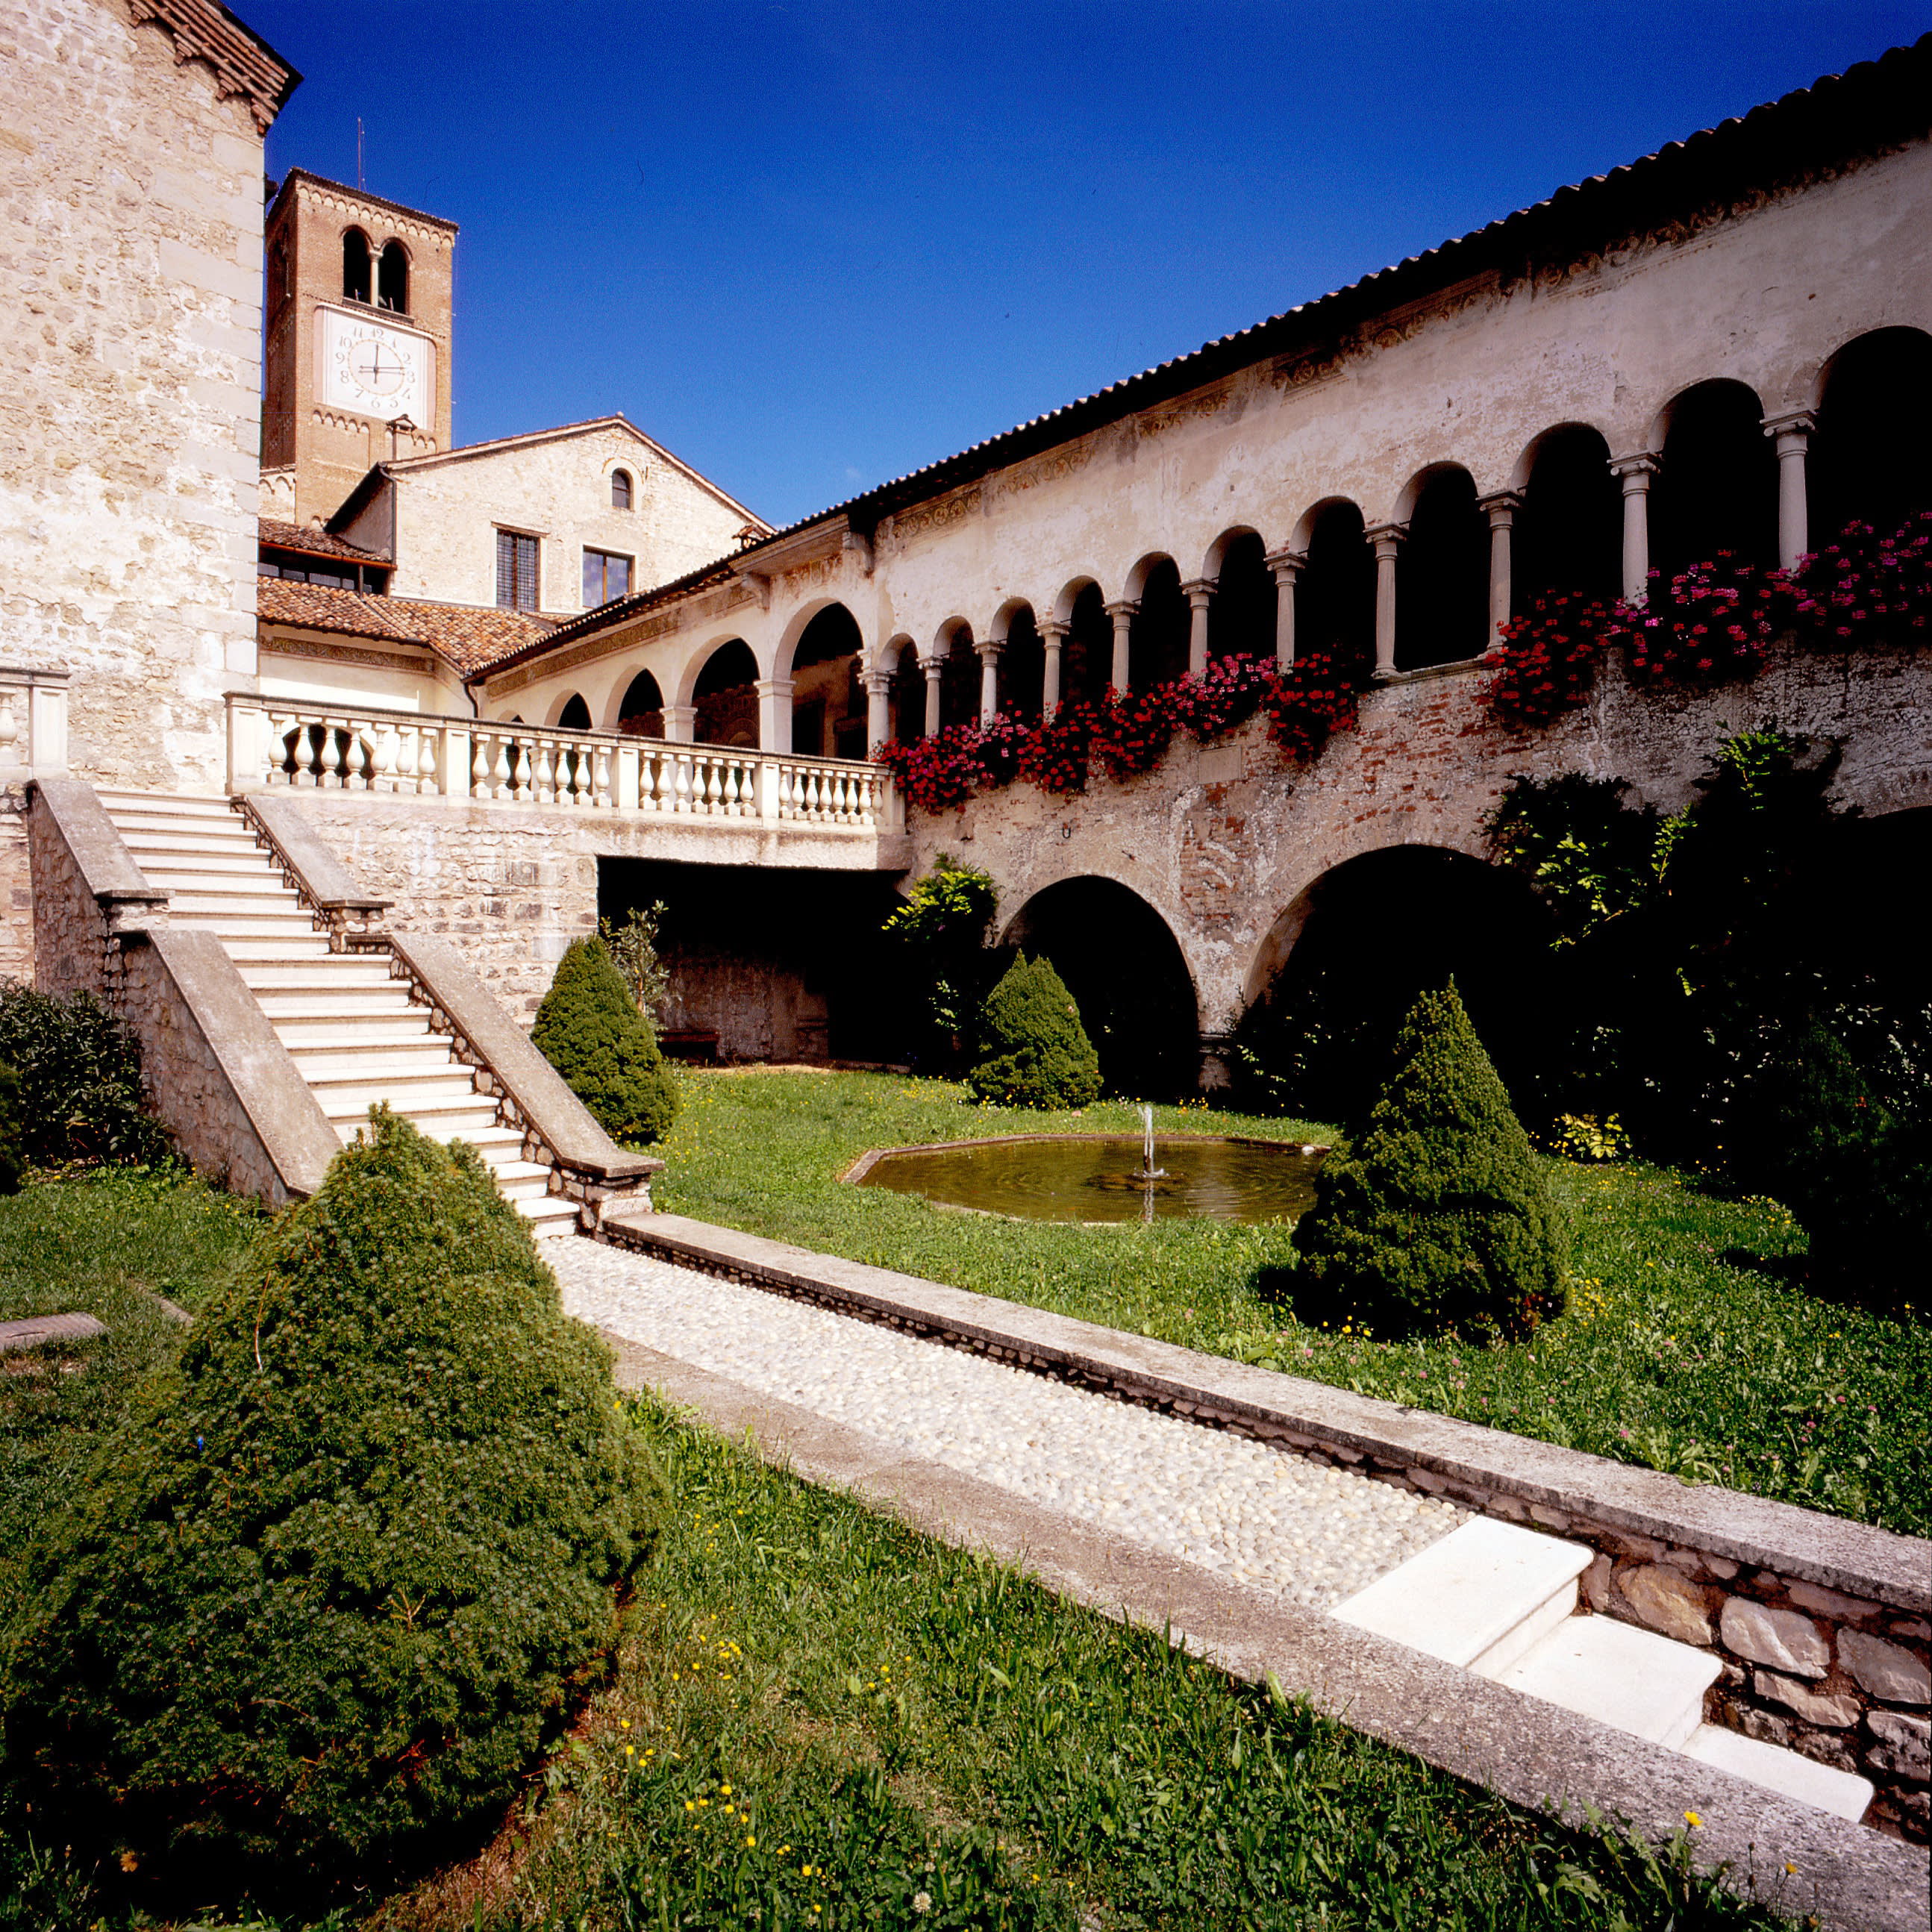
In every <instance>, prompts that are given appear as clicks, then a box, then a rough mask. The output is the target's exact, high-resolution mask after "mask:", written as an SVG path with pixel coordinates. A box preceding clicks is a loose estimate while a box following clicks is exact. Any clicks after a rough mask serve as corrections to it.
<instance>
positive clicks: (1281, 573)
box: [1262, 550, 1308, 583]
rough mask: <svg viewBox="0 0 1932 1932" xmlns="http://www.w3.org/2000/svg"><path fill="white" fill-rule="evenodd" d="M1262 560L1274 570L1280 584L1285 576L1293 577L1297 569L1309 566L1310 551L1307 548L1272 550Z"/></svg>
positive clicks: (1304, 568)
mask: <svg viewBox="0 0 1932 1932" xmlns="http://www.w3.org/2000/svg"><path fill="white" fill-rule="evenodd" d="M1262 562H1264V563H1265V564H1266V565H1268V568H1269V569H1270V570H1271V571H1274V578H1275V581H1276V582H1277V583H1280V581H1281V580H1282V579H1283V577H1292V576H1294V574H1295V572H1296V571H1301V570H1306V569H1307V568H1308V553H1307V551H1306V550H1270V551H1269V552H1268V555H1267V556H1265V557H1263V558H1262Z"/></svg>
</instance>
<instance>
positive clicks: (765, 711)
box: [757, 677, 792, 751]
mask: <svg viewBox="0 0 1932 1932" xmlns="http://www.w3.org/2000/svg"><path fill="white" fill-rule="evenodd" d="M757 691H758V748H759V750H760V751H790V749H791V694H792V681H791V679H790V678H788V677H761V678H760V679H759V680H758V684H757Z"/></svg>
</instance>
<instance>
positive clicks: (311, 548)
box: [255, 517, 389, 568]
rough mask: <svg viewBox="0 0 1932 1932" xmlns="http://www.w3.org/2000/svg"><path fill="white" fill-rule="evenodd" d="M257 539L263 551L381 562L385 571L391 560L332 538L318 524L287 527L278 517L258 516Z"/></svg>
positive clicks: (345, 541) (350, 560)
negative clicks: (292, 551)
mask: <svg viewBox="0 0 1932 1932" xmlns="http://www.w3.org/2000/svg"><path fill="white" fill-rule="evenodd" d="M255 521H256V524H257V539H258V541H260V544H261V547H263V549H264V550H299V552H301V553H302V555H303V556H339V557H342V558H344V559H347V561H348V562H351V563H379V564H381V565H383V566H384V567H385V568H387V567H388V565H389V559H388V558H387V557H386V556H378V555H377V553H376V552H375V551H374V550H365V549H363V548H362V546H361V545H360V544H353V543H350V542H349V541H347V540H346V539H345V538H341V537H338V536H335V535H331V534H330V532H329V531H327V530H326V529H323V528H322V527H321V526H320V525H319V524H316V523H284V522H283V521H282V520H281V519H280V518H279V517H257V518H256V519H255Z"/></svg>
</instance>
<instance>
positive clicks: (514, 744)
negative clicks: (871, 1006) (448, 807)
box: [228, 694, 904, 834]
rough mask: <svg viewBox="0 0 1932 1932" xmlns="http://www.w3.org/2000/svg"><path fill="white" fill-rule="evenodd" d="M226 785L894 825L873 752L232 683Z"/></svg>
mask: <svg viewBox="0 0 1932 1932" xmlns="http://www.w3.org/2000/svg"><path fill="white" fill-rule="evenodd" d="M228 745H229V773H228V782H229V790H231V791H234V792H254V791H263V790H275V789H277V788H278V787H286V788H287V789H290V790H296V791H303V790H308V791H329V792H380V793H387V794H389V795H392V796H416V797H425V798H440V799H455V800H458V801H460V802H464V803H466V804H490V805H506V806H510V807H513V808H514V807H518V806H522V807H529V808H535V807H538V806H541V807H545V808H556V807H559V806H562V807H565V808H576V809H580V810H585V811H606V812H616V813H620V814H627V815H628V814H635V815H637V816H639V817H685V818H705V819H720V818H724V819H741V820H751V821H754V822H755V823H758V824H760V825H763V826H776V825H779V824H784V823H790V824H800V825H811V826H816V827H819V828H822V829H833V830H836V829H840V828H847V829H851V830H853V831H855V832H869V833H873V834H877V833H880V832H897V831H898V830H899V829H901V826H902V823H903V817H904V814H903V808H902V807H901V804H900V802H899V800H898V797H897V795H896V793H895V791H894V790H893V787H892V781H891V778H890V777H889V775H888V774H886V772H883V771H882V770H880V769H879V767H878V766H875V765H872V764H868V763H860V762H858V761H856V760H850V759H844V758H813V757H796V756H793V754H790V753H782V752H769V751H754V750H751V749H748V748H737V747H735V746H730V745H686V744H677V743H673V742H668V741H667V740H665V739H658V738H639V737H633V736H628V735H627V734H622V733H616V732H610V731H589V730H572V729H569V728H567V727H539V726H535V725H529V724H504V723H501V722H498V721H491V720H487V719H483V718H447V717H438V716H434V715H430V714H427V713H424V712H413V711H383V710H377V709H373V708H371V707H368V706H332V705H325V704H315V703H308V702H300V701H296V700H284V699H278V698H261V697H248V696H243V695H239V694H238V695H236V696H233V697H230V698H229V700H228Z"/></svg>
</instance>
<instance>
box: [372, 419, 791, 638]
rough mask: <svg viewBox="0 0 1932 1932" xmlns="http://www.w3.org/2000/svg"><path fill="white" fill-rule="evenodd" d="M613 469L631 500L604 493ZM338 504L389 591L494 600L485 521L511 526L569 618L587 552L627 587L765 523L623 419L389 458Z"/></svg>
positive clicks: (492, 532)
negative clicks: (386, 574) (388, 560)
mask: <svg viewBox="0 0 1932 1932" xmlns="http://www.w3.org/2000/svg"><path fill="white" fill-rule="evenodd" d="M619 470H622V472H624V474H625V475H626V476H628V478H630V481H631V507H630V508H628V509H625V508H619V507H618V506H616V505H614V504H613V502H612V500H611V496H612V490H611V484H612V480H613V477H614V475H616V472H618V471H619ZM347 494H348V493H347V492H346V491H345V492H344V495H345V496H347ZM343 508H344V514H343V516H342V517H339V518H338V519H337V522H336V524H335V526H334V527H337V528H338V529H340V532H341V535H344V536H345V537H347V538H348V539H349V541H350V542H352V543H358V544H363V545H365V546H366V547H368V548H369V549H371V550H377V551H378V552H380V553H381V554H383V555H384V556H392V557H393V558H394V559H395V565H396V571H395V577H394V578H393V579H392V582H391V583H390V586H389V587H390V590H391V592H392V594H393V595H395V596H398V597H428V598H437V599H440V600H441V601H445V602H448V603H452V604H493V603H495V602H496V532H498V531H499V530H512V531H516V532H520V533H521V534H523V535H526V536H534V537H535V538H537V539H538V544H539V546H540V547H539V553H538V555H539V564H540V568H541V586H542V588H541V593H540V595H539V598H538V609H539V610H544V611H549V612H554V613H569V614H571V615H574V614H575V613H577V612H579V611H580V610H583V608H584V607H585V605H584V601H583V553H584V552H585V551H586V550H598V551H602V552H604V553H608V554H612V555H615V556H623V557H626V558H628V559H630V561H631V566H632V568H631V586H632V587H633V588H635V587H636V586H637V585H639V584H644V583H667V582H669V581H670V580H671V579H673V578H674V577H682V576H683V575H684V574H685V573H686V572H687V571H691V570H694V569H696V568H697V567H698V566H699V565H701V564H706V563H709V562H710V561H711V559H712V558H713V557H716V556H722V555H724V553H725V552H726V551H727V550H730V549H732V548H733V547H734V546H735V545H736V542H737V540H738V535H739V532H740V531H741V530H742V529H745V527H746V526H748V525H749V526H751V527H753V528H754V529H757V530H759V531H762V530H763V528H764V526H763V524H762V523H759V522H758V520H757V518H755V517H754V516H753V515H752V514H751V511H748V509H746V508H745V506H744V505H742V503H739V502H734V501H733V499H731V498H730V497H729V496H726V495H725V494H724V492H723V491H722V490H719V489H718V487H717V486H716V485H715V484H712V483H709V482H707V481H706V480H705V478H703V477H702V476H700V475H698V474H697V472H696V471H695V470H694V469H691V468H690V467H688V466H687V465H686V464H685V463H680V462H679V460H677V458H676V457H674V456H673V455H671V454H670V452H669V451H668V450H666V449H662V448H661V447H660V446H658V444H657V443H653V442H652V440H651V439H650V438H649V437H647V436H646V435H645V434H643V431H640V430H638V429H635V428H633V427H632V426H631V425H630V424H629V423H628V422H625V420H624V419H623V418H622V416H606V417H604V418H602V419H600V420H598V421H597V422H588V423H573V424H570V425H566V426H565V427H564V428H561V429H553V430H542V431H538V432H536V433H535V434H532V435H529V436H515V437H505V438H503V439H502V440H501V441H500V442H496V443H472V444H470V445H469V446H467V447H466V448H464V449H452V450H449V451H446V452H443V453H440V454H438V455H426V456H412V457H409V458H406V459H404V460H399V461H397V462H395V463H388V464H386V465H385V466H384V471H383V476H382V477H381V478H371V481H370V482H369V483H368V484H367V485H365V487H364V488H363V489H362V490H359V491H358V492H357V493H356V496H355V497H354V499H353V501H351V502H346V503H345V504H344V505H343Z"/></svg>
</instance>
